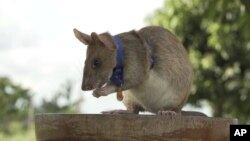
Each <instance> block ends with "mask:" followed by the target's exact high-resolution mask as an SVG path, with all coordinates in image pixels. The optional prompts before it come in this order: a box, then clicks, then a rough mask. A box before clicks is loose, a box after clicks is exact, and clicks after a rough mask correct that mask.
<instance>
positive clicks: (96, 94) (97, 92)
mask: <svg viewBox="0 0 250 141" xmlns="http://www.w3.org/2000/svg"><path fill="white" fill-rule="evenodd" d="M106 95H107V93H106V92H105V90H104V89H102V88H100V89H96V90H94V91H93V96H94V97H96V98H99V97H100V96H106Z"/></svg>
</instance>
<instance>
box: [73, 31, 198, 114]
mask: <svg viewBox="0 0 250 141" xmlns="http://www.w3.org/2000/svg"><path fill="white" fill-rule="evenodd" d="M74 32H75V35H76V37H77V38H78V39H79V40H80V41H81V42H83V43H85V44H86V43H88V50H87V59H86V63H85V68H84V77H83V84H82V88H83V90H91V89H95V90H94V92H93V95H94V96H96V97H99V96H105V95H108V94H110V93H113V92H115V91H116V90H117V87H116V86H115V85H113V84H112V82H110V81H109V78H110V76H111V74H112V70H113V68H114V66H115V64H116V60H115V58H116V54H115V52H116V49H117V47H116V45H115V43H114V40H113V37H112V36H111V35H110V34H108V33H103V34H100V35H97V34H95V33H92V34H93V36H92V34H91V42H89V40H90V39H89V38H90V36H86V34H84V35H82V36H80V35H81V34H80V33H79V32H77V30H75V31H74ZM118 36H119V37H120V39H121V41H122V44H123V47H124V57H123V69H124V85H123V86H122V89H123V90H124V91H125V92H124V100H123V103H124V104H125V106H126V107H127V109H128V110H129V111H131V112H134V113H138V112H139V111H142V110H147V111H150V112H154V113H157V112H158V111H160V110H172V111H175V112H180V111H181V108H182V107H183V105H184V104H185V102H186V100H187V98H188V96H189V92H190V89H191V84H192V79H193V71H192V66H191V64H190V62H189V59H188V55H187V53H186V50H185V48H184V47H183V46H182V44H181V43H180V42H179V41H178V39H177V38H176V37H175V36H174V35H173V34H172V33H170V32H169V31H168V30H166V29H164V28H162V27H156V26H149V27H145V28H143V29H141V30H139V31H138V32H136V31H130V32H125V33H121V34H118ZM150 48H151V49H152V53H153V57H154V66H153V68H152V69H150ZM96 57H98V58H100V59H101V60H102V62H103V64H102V65H103V66H102V67H101V68H99V70H97V69H93V68H91V63H92V62H93V58H96ZM105 83H108V84H107V85H106V86H104V87H103V84H105ZM164 93H166V94H164ZM164 100H165V101H164Z"/></svg>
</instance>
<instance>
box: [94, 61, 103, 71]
mask: <svg viewBox="0 0 250 141" xmlns="http://www.w3.org/2000/svg"><path fill="white" fill-rule="evenodd" d="M101 64H102V63H101V61H100V60H99V59H94V60H93V62H92V68H93V69H96V68H98V67H100V66H101Z"/></svg>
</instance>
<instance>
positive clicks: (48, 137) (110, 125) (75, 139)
mask: <svg viewBox="0 0 250 141" xmlns="http://www.w3.org/2000/svg"><path fill="white" fill-rule="evenodd" d="M230 124H237V120H236V119H229V118H209V117H197V116H196V117H194V116H174V117H168V116H160V115H84V114H39V115H36V117H35V125H36V137H37V141H229V125H230Z"/></svg>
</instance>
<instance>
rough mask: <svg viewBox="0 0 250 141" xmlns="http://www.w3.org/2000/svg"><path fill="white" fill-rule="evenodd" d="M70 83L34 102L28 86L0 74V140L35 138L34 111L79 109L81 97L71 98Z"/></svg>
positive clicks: (74, 110) (67, 82)
mask: <svg viewBox="0 0 250 141" xmlns="http://www.w3.org/2000/svg"><path fill="white" fill-rule="evenodd" d="M72 87H73V86H72V83H71V82H70V81H66V83H64V84H63V85H62V86H61V87H60V88H59V89H58V91H57V92H56V93H55V94H53V97H52V98H51V99H50V100H45V99H43V101H42V103H41V105H39V106H34V105H33V104H32V97H33V95H32V94H31V92H30V90H29V89H26V88H23V87H22V86H20V85H17V84H15V83H14V82H12V81H11V80H10V79H9V78H7V77H0V140H8V141H11V140H13V141H14V140H25V138H26V140H27V139H28V140H33V141H34V140H35V132H34V121H33V119H34V114H36V113H79V110H80V104H81V102H82V99H81V98H80V99H76V100H74V99H72V98H71V97H72Z"/></svg>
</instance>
